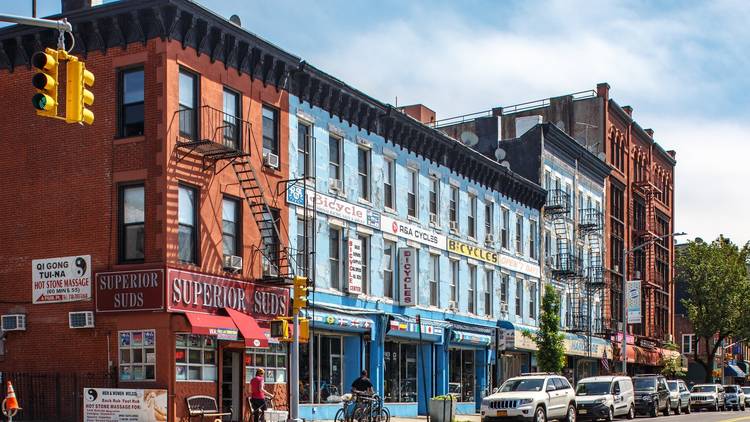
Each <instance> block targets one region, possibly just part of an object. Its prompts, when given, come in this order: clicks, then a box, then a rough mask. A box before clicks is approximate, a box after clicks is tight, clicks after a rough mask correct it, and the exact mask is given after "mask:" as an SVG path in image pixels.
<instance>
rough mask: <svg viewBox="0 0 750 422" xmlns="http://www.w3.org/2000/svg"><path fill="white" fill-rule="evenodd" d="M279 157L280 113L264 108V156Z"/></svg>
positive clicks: (270, 108) (273, 109)
mask: <svg viewBox="0 0 750 422" xmlns="http://www.w3.org/2000/svg"><path fill="white" fill-rule="evenodd" d="M266 154H274V155H279V111H278V110H276V109H275V108H273V107H269V106H267V105H264V106H263V155H266Z"/></svg>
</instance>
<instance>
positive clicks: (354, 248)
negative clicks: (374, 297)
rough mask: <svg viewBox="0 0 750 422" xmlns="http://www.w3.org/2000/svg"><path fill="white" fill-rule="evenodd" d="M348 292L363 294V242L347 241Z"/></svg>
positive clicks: (356, 240) (350, 239)
mask: <svg viewBox="0 0 750 422" xmlns="http://www.w3.org/2000/svg"><path fill="white" fill-rule="evenodd" d="M346 255H347V261H346V262H347V270H348V271H347V272H346V274H347V276H346V279H347V283H346V286H347V291H348V292H349V293H352V294H357V295H358V294H362V241H361V240H359V239H354V238H351V237H350V238H349V239H348V240H347V248H346Z"/></svg>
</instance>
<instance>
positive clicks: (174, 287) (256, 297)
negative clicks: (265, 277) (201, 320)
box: [167, 268, 289, 321]
mask: <svg viewBox="0 0 750 422" xmlns="http://www.w3.org/2000/svg"><path fill="white" fill-rule="evenodd" d="M222 308H232V309H235V310H237V311H239V312H242V313H243V314H247V315H251V316H253V317H255V318H256V319H258V320H260V321H263V320H271V319H273V318H275V317H277V316H287V313H288V309H289V289H285V288H280V287H272V286H263V285H259V284H255V283H250V282H246V281H240V280H236V279H232V278H225V277H215V276H210V275H206V274H200V273H194V272H191V271H183V270H178V269H174V268H169V269H167V310H168V311H178V312H185V311H187V312H199V313H204V314H215V313H217V312H218V311H219V310H220V309H222Z"/></svg>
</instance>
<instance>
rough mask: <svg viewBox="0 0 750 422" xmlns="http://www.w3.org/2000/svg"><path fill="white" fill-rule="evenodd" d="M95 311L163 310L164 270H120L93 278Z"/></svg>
mask: <svg viewBox="0 0 750 422" xmlns="http://www.w3.org/2000/svg"><path fill="white" fill-rule="evenodd" d="M95 291H96V311H97V312H127V311H160V310H162V309H164V270H163V269H153V270H138V271H120V272H111V273H98V274H97V275H96V288H95Z"/></svg>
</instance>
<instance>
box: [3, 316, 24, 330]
mask: <svg viewBox="0 0 750 422" xmlns="http://www.w3.org/2000/svg"><path fill="white" fill-rule="evenodd" d="M2 324H3V331H26V315H24V314H8V315H3V316H2Z"/></svg>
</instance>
